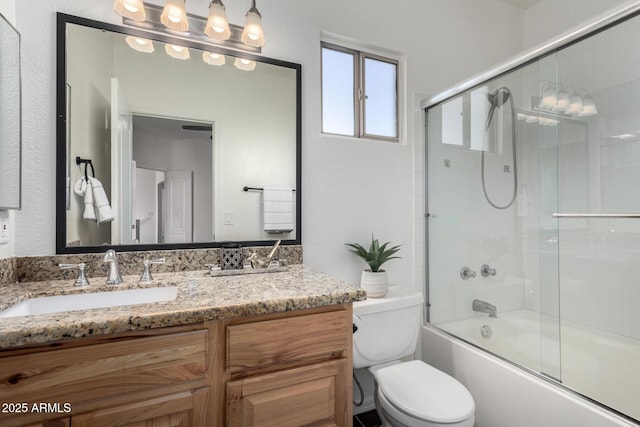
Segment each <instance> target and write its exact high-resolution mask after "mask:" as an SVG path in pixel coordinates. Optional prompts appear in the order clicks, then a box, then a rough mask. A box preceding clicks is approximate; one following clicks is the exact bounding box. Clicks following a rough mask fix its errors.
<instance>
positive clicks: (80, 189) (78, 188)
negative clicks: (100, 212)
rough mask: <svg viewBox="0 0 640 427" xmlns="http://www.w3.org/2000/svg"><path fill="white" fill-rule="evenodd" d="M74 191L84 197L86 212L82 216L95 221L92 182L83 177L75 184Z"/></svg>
mask: <svg viewBox="0 0 640 427" xmlns="http://www.w3.org/2000/svg"><path fill="white" fill-rule="evenodd" d="M87 190H89V191H87ZM73 192H74V193H75V195H76V196H78V197H82V198H83V199H84V212H83V213H82V218H84V219H86V220H89V221H95V220H96V212H95V208H94V206H93V191H92V190H91V184H89V183H87V181H85V179H84V177H81V178H80V179H79V180H77V181H76V183H75V185H74V186H73Z"/></svg>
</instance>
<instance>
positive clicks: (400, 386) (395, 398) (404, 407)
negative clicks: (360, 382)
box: [375, 360, 475, 426]
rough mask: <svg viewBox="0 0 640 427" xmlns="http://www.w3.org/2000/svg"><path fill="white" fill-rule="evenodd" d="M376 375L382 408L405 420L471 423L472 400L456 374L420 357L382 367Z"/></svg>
mask: <svg viewBox="0 0 640 427" xmlns="http://www.w3.org/2000/svg"><path fill="white" fill-rule="evenodd" d="M375 376H376V381H377V384H378V398H379V399H380V403H381V404H382V406H383V409H384V410H385V411H387V412H389V415H392V416H393V417H394V418H396V419H398V420H399V421H401V422H403V423H404V424H407V425H422V426H436V425H441V424H444V425H448V426H473V424H474V421H475V416H474V413H475V403H474V401H473V397H472V396H471V394H470V393H469V391H468V390H467V389H466V388H465V387H464V386H463V385H462V384H460V382H458V381H457V380H456V379H455V378H453V377H451V376H449V375H447V374H445V373H444V372H441V371H439V370H437V369H435V368H433V367H431V366H429V365H427V364H426V363H424V362H422V361H420V360H412V361H410V362H404V363H396V364H391V365H388V366H385V367H381V368H380V369H377V370H376V371H375ZM403 419H404V420H403ZM405 421H407V422H410V424H408V423H407V422H405Z"/></svg>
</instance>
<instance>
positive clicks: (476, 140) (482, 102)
mask: <svg viewBox="0 0 640 427" xmlns="http://www.w3.org/2000/svg"><path fill="white" fill-rule="evenodd" d="M488 94H489V88H488V87H487V86H482V87H480V88H478V89H476V90H474V91H472V92H471V116H470V117H471V123H470V124H469V126H470V129H469V133H470V137H471V147H470V148H471V149H472V150H478V151H480V150H485V151H486V147H485V143H486V135H485V133H486V132H485V130H484V127H485V126H486V123H487V117H488V116H489V102H488V101H487V99H488V98H487V95H488Z"/></svg>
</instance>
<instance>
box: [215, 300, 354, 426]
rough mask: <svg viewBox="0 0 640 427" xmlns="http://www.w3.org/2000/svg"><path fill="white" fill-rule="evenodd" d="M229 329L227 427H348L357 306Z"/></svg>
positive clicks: (227, 330)
mask: <svg viewBox="0 0 640 427" xmlns="http://www.w3.org/2000/svg"><path fill="white" fill-rule="evenodd" d="M302 313H304V312H300V315H298V316H287V317H280V318H278V317H274V318H271V319H269V320H264V319H262V320H261V321H256V322H244V323H243V322H242V320H240V321H238V322H229V324H228V325H227V327H226V347H227V363H226V374H227V376H228V381H227V385H226V395H227V415H226V419H227V425H228V426H232V427H239V426H247V427H249V426H258V425H260V426H265V427H266V426H274V427H278V426H285V425H286V426H305V425H314V426H321V425H322V426H325V425H326V426H335V425H337V426H348V425H351V420H352V407H351V400H352V382H351V381H352V380H351V369H352V359H351V358H352V341H351V339H352V338H351V334H352V315H351V305H348V306H342V307H341V309H339V310H335V309H334V310H331V311H317V312H308V313H304V314H302Z"/></svg>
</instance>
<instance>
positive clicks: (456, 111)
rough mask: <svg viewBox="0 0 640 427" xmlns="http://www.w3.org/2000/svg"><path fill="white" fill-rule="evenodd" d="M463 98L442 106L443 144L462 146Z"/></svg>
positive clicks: (460, 97)
mask: <svg viewBox="0 0 640 427" xmlns="http://www.w3.org/2000/svg"><path fill="white" fill-rule="evenodd" d="M462 119H463V117H462V96H459V97H457V98H454V99H452V100H451V101H448V102H445V103H444V104H442V143H443V144H451V145H462V144H463V142H464V141H463V139H462V124H463V123H462Z"/></svg>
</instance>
